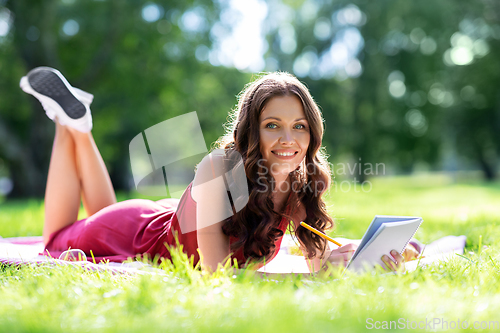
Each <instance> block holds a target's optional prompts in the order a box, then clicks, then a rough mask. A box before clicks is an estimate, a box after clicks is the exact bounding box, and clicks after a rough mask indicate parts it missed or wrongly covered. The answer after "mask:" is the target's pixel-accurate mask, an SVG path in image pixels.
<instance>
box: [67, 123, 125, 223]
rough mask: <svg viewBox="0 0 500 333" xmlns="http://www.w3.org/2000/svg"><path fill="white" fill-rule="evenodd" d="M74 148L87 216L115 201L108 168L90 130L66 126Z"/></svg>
mask: <svg viewBox="0 0 500 333" xmlns="http://www.w3.org/2000/svg"><path fill="white" fill-rule="evenodd" d="M68 130H69V131H70V132H71V134H72V135H73V140H74V142H75V148H76V165H77V170H78V175H79V178H80V186H81V189H82V199H83V206H84V207H85V211H86V212H87V215H88V216H91V215H93V214H95V213H97V212H98V211H100V210H101V209H103V208H104V207H107V206H109V205H112V204H114V203H116V195H115V190H114V189H113V185H112V184H111V179H110V178H109V174H108V170H107V169H106V165H105V164H104V161H103V159H102V156H101V154H100V153H99V149H97V145H96V144H95V141H94V138H93V137H92V134H91V133H90V132H88V133H82V132H79V131H77V130H74V129H72V128H69V127H68Z"/></svg>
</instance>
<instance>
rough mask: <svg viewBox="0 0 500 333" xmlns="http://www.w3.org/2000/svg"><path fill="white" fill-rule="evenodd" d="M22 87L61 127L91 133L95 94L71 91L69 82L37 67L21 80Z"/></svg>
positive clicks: (52, 69)
mask: <svg viewBox="0 0 500 333" xmlns="http://www.w3.org/2000/svg"><path fill="white" fill-rule="evenodd" d="M19 86H20V87H21V89H22V90H23V91H25V92H26V93H28V94H31V95H33V96H35V97H36V98H37V99H38V100H39V101H40V103H42V106H43V108H44V110H45V113H46V114H47V116H48V117H49V118H50V119H52V120H53V121H55V119H56V117H57V121H58V122H59V123H60V124H61V125H67V126H69V127H72V128H74V129H76V130H78V131H80V132H90V130H91V129H92V115H91V113H90V104H91V103H92V100H93V99H94V96H93V95H92V94H89V93H88V92H85V91H83V90H80V89H78V88H74V87H72V86H71V85H70V84H69V83H68V81H67V80H66V78H65V77H64V76H63V75H62V74H61V73H60V72H59V71H58V70H57V69H54V68H50V67H37V68H35V69H32V70H31V71H30V72H29V73H28V74H26V76H23V77H22V78H21V82H19Z"/></svg>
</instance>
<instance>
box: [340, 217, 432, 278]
mask: <svg viewBox="0 0 500 333" xmlns="http://www.w3.org/2000/svg"><path fill="white" fill-rule="evenodd" d="M421 223H422V219H420V218H419V219H414V220H410V221H404V222H400V223H384V224H383V225H382V226H381V227H380V231H379V232H378V233H377V235H376V237H373V238H372V240H371V242H370V244H366V245H365V246H364V248H363V249H362V250H361V251H360V252H359V254H358V255H357V256H356V258H354V259H352V260H351V262H350V263H349V265H348V269H350V270H354V271H364V270H365V265H367V266H368V267H370V266H374V265H376V264H382V263H383V262H382V260H381V259H380V258H381V257H382V256H383V255H384V254H386V255H389V253H390V251H391V250H396V251H398V252H399V253H401V252H402V251H403V249H404V248H405V246H406V245H407V244H408V241H409V240H410V239H411V238H412V237H413V235H414V234H415V232H417V229H418V227H419V226H420V224H421Z"/></svg>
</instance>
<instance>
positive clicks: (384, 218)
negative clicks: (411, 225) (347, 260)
mask: <svg viewBox="0 0 500 333" xmlns="http://www.w3.org/2000/svg"><path fill="white" fill-rule="evenodd" d="M414 219H420V217H414V216H390V215H376V216H375V217H374V218H373V221H372V222H371V223H370V226H369V227H368V229H367V230H366V233H365V234H364V236H363V238H362V239H361V243H360V244H359V247H358V249H357V250H356V251H355V252H354V254H353V256H352V259H353V260H354V259H355V258H356V257H357V256H358V254H359V253H360V252H361V251H362V250H363V249H364V247H365V246H366V244H367V243H368V242H369V241H370V240H371V239H372V238H373V236H374V235H375V233H376V232H377V230H378V229H379V228H380V226H381V225H382V224H383V223H392V222H401V221H408V220H414Z"/></svg>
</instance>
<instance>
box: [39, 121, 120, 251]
mask: <svg viewBox="0 0 500 333" xmlns="http://www.w3.org/2000/svg"><path fill="white" fill-rule="evenodd" d="M55 123H56V134H55V137H54V145H53V147H52V156H51V158H50V165H49V173H48V177H47V187H46V189H45V222H44V226H43V241H44V244H47V242H48V241H49V237H50V235H51V234H52V233H53V232H55V231H58V230H60V229H62V228H64V227H65V226H67V225H70V224H72V223H74V222H75V221H76V220H77V218H78V211H79V208H80V199H82V201H83V206H84V208H85V211H86V213H87V215H88V216H91V215H93V214H94V213H96V212H98V211H99V210H101V209H102V208H104V207H107V206H109V205H112V204H114V203H116V196H115V191H114V189H113V185H112V184H111V179H110V178H109V174H108V171H107V169H106V166H105V164H104V161H103V160H102V157H101V154H100V153H99V150H98V149H97V146H96V144H95V142H94V138H93V137H92V134H91V133H90V132H88V133H82V132H79V131H77V130H75V129H73V128H70V127H68V126H63V125H61V124H59V123H58V122H57V121H56V122H55Z"/></svg>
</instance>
